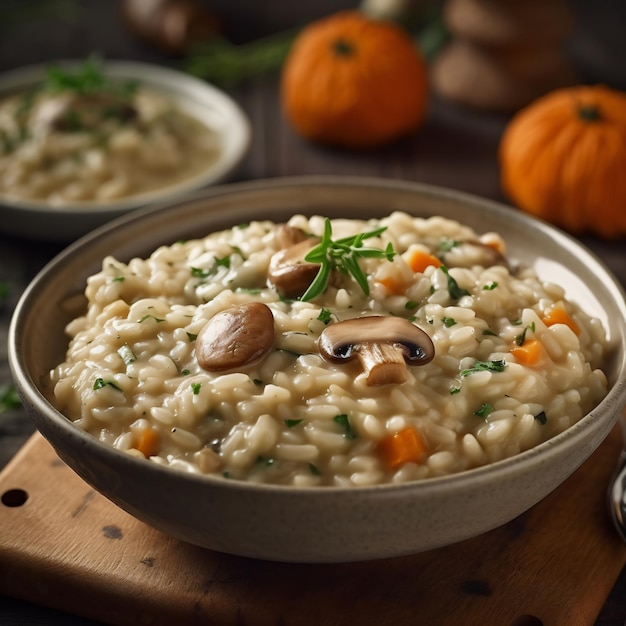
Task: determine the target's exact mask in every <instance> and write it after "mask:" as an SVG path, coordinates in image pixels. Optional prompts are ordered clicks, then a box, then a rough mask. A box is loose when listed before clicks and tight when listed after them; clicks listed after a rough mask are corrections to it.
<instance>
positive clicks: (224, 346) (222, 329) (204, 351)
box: [196, 302, 274, 372]
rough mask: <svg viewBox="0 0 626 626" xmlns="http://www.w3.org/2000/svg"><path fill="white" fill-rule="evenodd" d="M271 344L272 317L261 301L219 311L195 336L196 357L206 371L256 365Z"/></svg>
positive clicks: (220, 370) (272, 340)
mask: <svg viewBox="0 0 626 626" xmlns="http://www.w3.org/2000/svg"><path fill="white" fill-rule="evenodd" d="M273 344H274V316H273V314H272V311H271V310H270V308H269V307H268V306H267V305H265V304H263V303H262V302H249V303H247V304H242V305H238V306H233V307H231V308H229V309H225V310H224V311H221V312H220V313H218V314H217V315H215V316H213V317H212V318H211V319H210V320H209V321H208V322H207V323H206V324H205V326H204V327H203V328H202V330H201V331H200V332H199V333H198V336H197V338H196V357H197V359H198V364H199V365H200V367H202V368H203V369H205V370H207V371H209V372H223V371H227V370H232V369H236V368H243V367H247V366H249V365H254V364H255V363H258V362H259V361H260V360H261V359H262V358H263V357H264V356H265V355H266V354H267V353H268V352H269V351H270V349H271V347H272V345H273Z"/></svg>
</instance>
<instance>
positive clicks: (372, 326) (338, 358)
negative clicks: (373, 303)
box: [318, 315, 435, 365]
mask: <svg viewBox="0 0 626 626" xmlns="http://www.w3.org/2000/svg"><path fill="white" fill-rule="evenodd" d="M371 344H386V345H393V346H396V347H397V348H398V349H399V350H401V352H402V354H403V356H404V360H405V362H406V363H407V364H409V365H425V364H426V363H429V362H430V361H432V359H433V358H434V357H435V346H434V345H433V342H432V339H431V338H430V336H429V335H428V334H427V333H426V332H424V331H423V330H422V329H421V328H420V327H419V326H416V325H415V324H413V323H411V322H410V321H409V320H407V319H405V318H402V317H391V316H384V315H368V316H364V317H355V318H353V319H349V320H344V321H342V322H336V323H335V324H332V325H330V326H328V327H327V328H325V329H324V331H323V332H322V334H321V335H320V337H319V339H318V347H319V349H320V354H321V355H322V356H323V357H324V358H326V359H327V360H329V361H334V362H336V363H340V362H345V361H349V360H350V359H352V358H354V357H355V356H357V355H358V353H359V351H360V350H362V349H363V346H367V345H371Z"/></svg>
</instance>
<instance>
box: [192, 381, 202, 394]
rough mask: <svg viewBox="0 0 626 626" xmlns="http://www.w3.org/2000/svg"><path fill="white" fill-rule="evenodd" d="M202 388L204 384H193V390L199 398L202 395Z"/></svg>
mask: <svg viewBox="0 0 626 626" xmlns="http://www.w3.org/2000/svg"><path fill="white" fill-rule="evenodd" d="M201 388H202V383H191V390H192V391H193V395H194V396H197V395H198V394H199V393H200V389H201Z"/></svg>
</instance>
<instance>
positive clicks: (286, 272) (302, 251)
mask: <svg viewBox="0 0 626 626" xmlns="http://www.w3.org/2000/svg"><path fill="white" fill-rule="evenodd" d="M317 243H318V241H317V240H316V239H311V238H309V239H305V240H304V241H299V242H298V243H295V244H293V245H290V246H288V247H287V248H283V249H282V250H279V251H278V252H276V253H275V254H274V255H273V256H272V258H271V259H270V265H269V268H268V272H267V279H268V281H269V282H270V283H271V284H272V285H274V286H275V287H276V289H277V290H278V291H279V292H280V293H282V294H283V295H284V296H285V297H287V298H297V297H298V296H301V295H302V294H303V293H305V291H306V290H307V289H308V288H309V285H310V284H311V283H312V282H313V279H314V278H315V277H316V276H317V273H318V272H319V269H320V265H319V263H309V262H307V261H305V260H304V257H305V256H306V254H307V252H308V251H309V250H310V249H311V248H313V246H315V245H316V244H317Z"/></svg>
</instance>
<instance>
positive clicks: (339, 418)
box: [333, 413, 356, 439]
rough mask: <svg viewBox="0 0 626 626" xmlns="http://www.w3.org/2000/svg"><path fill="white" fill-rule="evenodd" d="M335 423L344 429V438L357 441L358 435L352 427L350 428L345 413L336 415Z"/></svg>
mask: <svg viewBox="0 0 626 626" xmlns="http://www.w3.org/2000/svg"><path fill="white" fill-rule="evenodd" d="M333 421H334V422H336V423H337V424H339V425H340V426H342V427H343V429H344V433H343V436H344V437H345V438H346V439H356V433H355V432H354V431H353V430H352V427H351V426H350V420H349V419H348V416H347V415H346V414H345V413H342V414H341V415H335V417H333Z"/></svg>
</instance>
